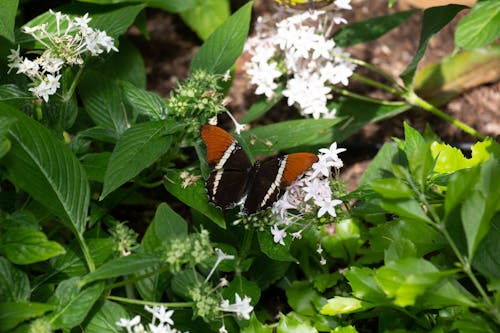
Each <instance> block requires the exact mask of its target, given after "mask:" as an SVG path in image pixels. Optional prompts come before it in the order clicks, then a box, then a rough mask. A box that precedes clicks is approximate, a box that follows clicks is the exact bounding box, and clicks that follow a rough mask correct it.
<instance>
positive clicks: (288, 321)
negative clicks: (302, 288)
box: [276, 312, 318, 333]
mask: <svg viewBox="0 0 500 333" xmlns="http://www.w3.org/2000/svg"><path fill="white" fill-rule="evenodd" d="M276 331H277V332H287V333H318V330H317V329H316V328H314V327H313V326H311V324H310V323H309V322H308V321H303V320H301V319H300V318H299V317H298V316H294V313H293V312H291V313H288V314H287V315H286V316H280V321H279V322H278V326H277V328H276Z"/></svg>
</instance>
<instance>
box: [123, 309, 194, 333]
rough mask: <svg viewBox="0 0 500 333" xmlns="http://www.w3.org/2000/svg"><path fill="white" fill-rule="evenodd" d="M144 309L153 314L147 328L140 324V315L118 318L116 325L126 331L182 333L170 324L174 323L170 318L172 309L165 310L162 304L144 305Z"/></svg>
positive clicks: (130, 332)
mask: <svg viewBox="0 0 500 333" xmlns="http://www.w3.org/2000/svg"><path fill="white" fill-rule="evenodd" d="M144 309H146V311H148V312H150V313H151V314H152V315H153V318H152V320H151V323H149V324H148V328H147V329H146V328H145V327H144V326H143V325H142V324H141V317H140V316H135V317H134V318H132V319H126V318H120V321H118V322H116V326H120V327H124V328H125V329H126V330H127V333H182V332H181V331H179V330H177V329H175V328H173V327H171V326H170V325H173V324H174V321H173V320H172V315H173V314H174V310H167V308H166V307H164V306H163V305H160V306H153V307H150V306H147V305H146V306H144ZM156 320H159V323H158V324H156ZM186 333H189V332H186Z"/></svg>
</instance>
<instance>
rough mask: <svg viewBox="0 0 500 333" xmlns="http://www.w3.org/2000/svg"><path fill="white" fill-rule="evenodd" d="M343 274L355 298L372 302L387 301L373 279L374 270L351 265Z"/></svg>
mask: <svg viewBox="0 0 500 333" xmlns="http://www.w3.org/2000/svg"><path fill="white" fill-rule="evenodd" d="M345 276H346V278H347V280H348V281H349V285H350V286H351V288H352V294H353V295H354V296H355V297H356V298H358V299H360V300H363V301H366V302H369V303H373V304H385V303H388V299H387V297H386V296H385V294H384V291H383V290H382V289H381V288H380V286H379V284H378V283H377V281H376V280H375V272H374V271H373V270H371V269H370V268H368V267H352V268H350V269H349V270H348V271H347V272H346V274H345Z"/></svg>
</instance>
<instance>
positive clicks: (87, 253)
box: [76, 231, 95, 272]
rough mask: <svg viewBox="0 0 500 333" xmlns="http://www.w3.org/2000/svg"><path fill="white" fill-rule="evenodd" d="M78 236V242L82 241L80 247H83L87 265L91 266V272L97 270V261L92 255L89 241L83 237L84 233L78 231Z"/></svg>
mask: <svg viewBox="0 0 500 333" xmlns="http://www.w3.org/2000/svg"><path fill="white" fill-rule="evenodd" d="M76 237H77V239H78V243H80V248H81V249H82V253H83V257H84V258H85V261H86V262H87V266H88V267H89V272H93V271H95V263H94V260H93V259H92V256H91V255H90V250H89V247H88V246H87V243H86V242H85V238H83V235H82V234H81V233H80V232H78V231H77V232H76Z"/></svg>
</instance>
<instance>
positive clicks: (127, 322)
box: [116, 316, 141, 333]
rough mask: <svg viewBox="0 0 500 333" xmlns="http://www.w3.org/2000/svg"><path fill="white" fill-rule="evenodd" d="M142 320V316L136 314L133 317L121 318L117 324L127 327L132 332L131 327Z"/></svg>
mask: <svg viewBox="0 0 500 333" xmlns="http://www.w3.org/2000/svg"><path fill="white" fill-rule="evenodd" d="M140 322H141V317H140V316H135V317H134V318H132V319H130V320H129V319H126V318H120V321H117V322H116V326H120V327H125V328H126V329H127V332H129V333H130V332H132V331H131V328H132V326H135V325H137V324H139V323H140Z"/></svg>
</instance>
